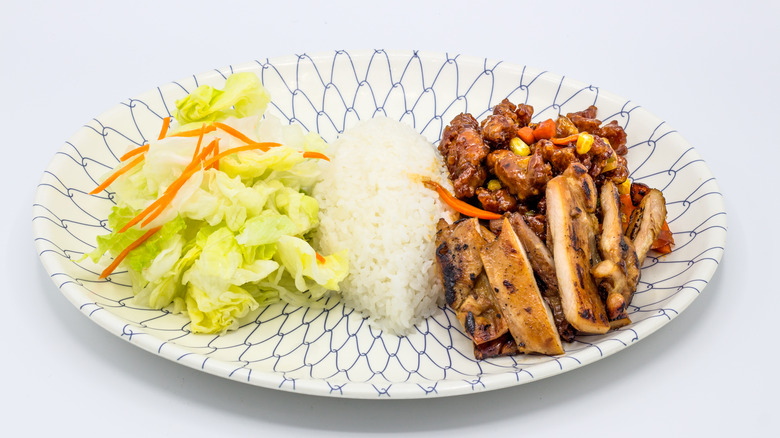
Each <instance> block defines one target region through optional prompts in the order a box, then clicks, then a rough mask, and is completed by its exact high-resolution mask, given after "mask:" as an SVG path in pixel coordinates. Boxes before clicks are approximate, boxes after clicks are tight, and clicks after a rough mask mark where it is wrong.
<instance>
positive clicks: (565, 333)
mask: <svg viewBox="0 0 780 438" xmlns="http://www.w3.org/2000/svg"><path fill="white" fill-rule="evenodd" d="M507 217H508V219H509V223H510V224H511V225H512V230H513V231H514V232H515V234H517V237H518V239H520V243H522V244H523V248H525V251H526V254H527V255H528V260H530V262H531V267H532V268H533V270H534V272H535V273H536V276H537V278H539V280H541V282H542V283H543V284H542V285H541V290H542V296H543V297H544V299H545V300H546V301H547V304H548V305H549V306H550V310H551V311H552V313H553V317H554V318H555V326H556V327H557V328H558V333H559V334H560V336H561V338H562V339H563V340H564V341H566V342H571V341H573V340H574V335H575V330H574V328H573V327H572V326H571V324H569V322H568V321H567V320H566V316H565V315H564V314H563V306H562V305H561V295H560V293H559V292H558V278H557V277H556V276H555V262H554V261H553V257H552V254H551V253H550V249H549V248H547V245H546V244H545V243H544V242H543V241H542V239H540V238H539V236H537V235H536V233H534V232H533V230H531V227H529V226H528V224H527V223H526V222H525V219H524V218H523V215H521V214H519V213H511V214H509V215H508V216H507Z"/></svg>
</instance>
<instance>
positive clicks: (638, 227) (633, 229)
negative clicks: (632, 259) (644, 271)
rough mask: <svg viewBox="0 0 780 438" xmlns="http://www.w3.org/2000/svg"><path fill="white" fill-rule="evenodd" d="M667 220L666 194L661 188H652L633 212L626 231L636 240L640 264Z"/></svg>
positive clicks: (640, 264) (627, 234) (635, 244)
mask: <svg viewBox="0 0 780 438" xmlns="http://www.w3.org/2000/svg"><path fill="white" fill-rule="evenodd" d="M665 220H666V200H665V199H664V195H663V194H662V193H661V191H660V190H657V189H650V191H648V192H647V193H646V194H645V196H644V197H643V198H642V202H640V203H639V206H638V207H637V208H635V209H634V211H632V212H631V218H629V220H628V228H626V233H625V234H626V236H628V237H629V238H630V239H631V240H632V241H633V242H634V247H635V248H636V257H637V260H638V261H639V266H642V262H644V261H645V256H646V255H647V251H648V250H649V249H650V246H651V245H652V244H653V242H654V241H655V239H657V238H658V235H659V234H660V233H661V227H662V226H663V224H664V221H665Z"/></svg>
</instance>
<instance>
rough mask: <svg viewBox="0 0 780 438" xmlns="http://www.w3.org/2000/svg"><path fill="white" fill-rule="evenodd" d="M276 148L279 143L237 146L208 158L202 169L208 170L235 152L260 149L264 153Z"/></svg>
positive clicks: (253, 143) (254, 143)
mask: <svg viewBox="0 0 780 438" xmlns="http://www.w3.org/2000/svg"><path fill="white" fill-rule="evenodd" d="M276 146H281V145H280V144H279V143H270V142H267V143H256V142H252V144H248V145H246V146H239V147H236V148H233V149H228V150H226V151H224V152H220V153H219V154H217V155H215V156H213V157H211V158H209V159H208V160H207V161H205V162H204V163H203V167H204V168H208V167H209V166H211V165H212V164H214V163H215V162H217V161H219V160H221V159H223V158H225V157H227V156H228V155H232V154H235V153H236V152H243V151H251V150H255V149H260V150H261V151H264V152H265V151H267V150H268V149H270V148H272V147H276Z"/></svg>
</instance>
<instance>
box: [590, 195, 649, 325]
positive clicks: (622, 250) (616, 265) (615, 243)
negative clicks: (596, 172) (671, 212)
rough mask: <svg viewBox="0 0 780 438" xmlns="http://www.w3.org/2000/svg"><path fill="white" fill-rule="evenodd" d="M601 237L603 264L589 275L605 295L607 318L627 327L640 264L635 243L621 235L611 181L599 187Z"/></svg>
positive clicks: (617, 196)
mask: <svg viewBox="0 0 780 438" xmlns="http://www.w3.org/2000/svg"><path fill="white" fill-rule="evenodd" d="M599 199H600V201H601V237H600V239H599V251H600V253H601V257H602V259H603V260H602V261H601V262H599V263H598V264H597V265H596V266H594V267H593V269H592V270H591V273H592V274H593V277H594V278H595V279H596V282H597V283H598V285H599V287H600V288H602V289H603V290H604V291H605V293H606V308H607V317H608V318H609V320H610V323H611V325H612V327H613V328H616V327H621V326H623V325H626V324H630V323H631V320H630V319H629V318H628V313H627V312H626V309H627V308H628V305H629V304H630V303H631V299H632V298H633V296H634V291H635V290H636V285H637V282H638V281H639V261H638V259H637V254H636V250H635V249H634V244H633V242H632V241H631V239H630V238H628V237H626V236H624V235H623V225H622V222H621V220H620V194H619V193H618V189H617V186H615V184H614V183H613V182H612V181H606V182H604V184H603V185H602V186H601V193H600V194H599Z"/></svg>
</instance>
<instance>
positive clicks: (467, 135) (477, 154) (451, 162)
mask: <svg viewBox="0 0 780 438" xmlns="http://www.w3.org/2000/svg"><path fill="white" fill-rule="evenodd" d="M438 148H439V152H440V153H441V155H442V157H443V158H444V161H445V163H446V165H447V170H448V171H449V173H450V178H451V179H452V186H453V188H454V189H455V196H456V197H458V198H460V199H464V198H470V197H472V196H474V194H475V192H476V189H477V187H480V186H482V184H483V183H484V182H485V179H486V178H487V171H486V170H485V167H484V166H483V165H482V162H483V161H484V159H485V157H486V156H487V154H488V152H490V148H489V147H488V146H487V145H486V144H485V142H484V141H483V139H482V134H481V133H480V129H479V123H477V120H476V119H474V117H473V116H472V115H471V114H460V115H458V116H456V117H455V118H454V119H453V120H452V122H450V124H449V125H448V126H447V127H446V128H444V132H443V134H442V139H441V142H439V147H438Z"/></svg>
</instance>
